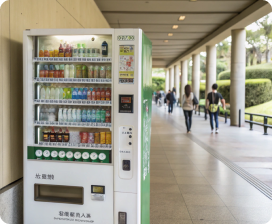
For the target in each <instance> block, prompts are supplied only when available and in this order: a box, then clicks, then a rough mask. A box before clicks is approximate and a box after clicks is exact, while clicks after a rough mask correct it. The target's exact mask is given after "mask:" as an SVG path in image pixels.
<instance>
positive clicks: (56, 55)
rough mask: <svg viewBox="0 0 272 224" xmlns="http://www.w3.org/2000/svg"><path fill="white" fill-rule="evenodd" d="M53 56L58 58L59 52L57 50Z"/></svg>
mask: <svg viewBox="0 0 272 224" xmlns="http://www.w3.org/2000/svg"><path fill="white" fill-rule="evenodd" d="M54 56H55V58H57V57H58V56H59V50H58V49H55V50H54Z"/></svg>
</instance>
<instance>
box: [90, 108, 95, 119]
mask: <svg viewBox="0 0 272 224" xmlns="http://www.w3.org/2000/svg"><path fill="white" fill-rule="evenodd" d="M95 112H96V110H95V109H92V115H91V116H92V118H91V121H92V122H96V113H95Z"/></svg>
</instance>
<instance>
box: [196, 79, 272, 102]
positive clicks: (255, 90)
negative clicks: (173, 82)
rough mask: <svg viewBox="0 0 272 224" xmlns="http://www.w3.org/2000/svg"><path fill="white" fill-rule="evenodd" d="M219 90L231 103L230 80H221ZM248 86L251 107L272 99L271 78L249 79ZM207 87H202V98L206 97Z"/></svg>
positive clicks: (248, 100) (247, 91) (247, 96)
mask: <svg viewBox="0 0 272 224" xmlns="http://www.w3.org/2000/svg"><path fill="white" fill-rule="evenodd" d="M216 83H217V84H218V92H219V93H221V94H222V96H223V97H224V99H225V100H226V103H230V80H219V81H217V82H216ZM245 85H246V86H245V87H246V99H245V102H246V105H245V107H251V106H254V105H259V104H262V103H265V102H267V101H269V100H271V81H270V80H269V79H248V80H246V83H245ZM205 98H206V97H205V88H204V89H203V87H202V88H200V99H205Z"/></svg>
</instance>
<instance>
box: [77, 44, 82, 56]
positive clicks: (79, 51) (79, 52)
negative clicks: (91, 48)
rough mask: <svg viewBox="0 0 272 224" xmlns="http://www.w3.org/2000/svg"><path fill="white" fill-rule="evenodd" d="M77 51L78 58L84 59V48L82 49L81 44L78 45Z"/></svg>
mask: <svg viewBox="0 0 272 224" xmlns="http://www.w3.org/2000/svg"><path fill="white" fill-rule="evenodd" d="M77 49H78V57H82V55H83V48H82V47H81V44H77Z"/></svg>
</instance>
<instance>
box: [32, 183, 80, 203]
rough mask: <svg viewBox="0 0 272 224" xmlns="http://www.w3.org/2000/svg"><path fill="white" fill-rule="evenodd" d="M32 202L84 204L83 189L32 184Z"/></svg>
mask: <svg viewBox="0 0 272 224" xmlns="http://www.w3.org/2000/svg"><path fill="white" fill-rule="evenodd" d="M34 200H35V201H41V202H53V203H64V204H78V205H83V203H84V188H83V187H75V186H62V185H48V184H34Z"/></svg>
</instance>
